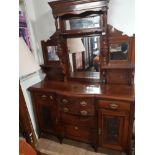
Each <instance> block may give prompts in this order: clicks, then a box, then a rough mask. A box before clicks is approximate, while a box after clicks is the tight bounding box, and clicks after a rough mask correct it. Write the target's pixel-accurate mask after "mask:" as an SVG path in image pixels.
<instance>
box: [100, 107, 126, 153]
mask: <svg viewBox="0 0 155 155" xmlns="http://www.w3.org/2000/svg"><path fill="white" fill-rule="evenodd" d="M128 126H129V125H128V113H127V112H124V111H110V110H99V145H100V146H102V147H109V148H113V149H117V150H124V149H125V147H126V144H127V135H128Z"/></svg>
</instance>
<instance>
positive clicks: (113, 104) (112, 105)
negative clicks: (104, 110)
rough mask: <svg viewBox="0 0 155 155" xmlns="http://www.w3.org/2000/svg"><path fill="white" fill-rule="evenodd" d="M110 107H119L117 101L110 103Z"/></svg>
mask: <svg viewBox="0 0 155 155" xmlns="http://www.w3.org/2000/svg"><path fill="white" fill-rule="evenodd" d="M109 107H110V108H111V109H114V110H115V109H117V108H118V104H116V103H111V104H109Z"/></svg>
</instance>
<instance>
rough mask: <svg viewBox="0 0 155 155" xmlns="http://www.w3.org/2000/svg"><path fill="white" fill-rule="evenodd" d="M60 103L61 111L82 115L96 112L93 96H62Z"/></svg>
mask: <svg viewBox="0 0 155 155" xmlns="http://www.w3.org/2000/svg"><path fill="white" fill-rule="evenodd" d="M59 103H60V105H61V106H60V109H61V111H62V112H65V113H71V114H77V115H81V116H87V115H88V116H89V115H94V114H95V110H94V104H93V100H92V98H88V97H86V98H85V97H68V96H60V98H59Z"/></svg>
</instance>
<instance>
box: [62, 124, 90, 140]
mask: <svg viewBox="0 0 155 155" xmlns="http://www.w3.org/2000/svg"><path fill="white" fill-rule="evenodd" d="M64 132H65V137H68V138H72V139H76V140H82V141H85V142H89V141H90V140H91V136H92V130H91V129H89V128H87V127H81V126H78V125H65V126H64Z"/></svg>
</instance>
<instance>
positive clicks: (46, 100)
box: [35, 92, 55, 104]
mask: <svg viewBox="0 0 155 155" xmlns="http://www.w3.org/2000/svg"><path fill="white" fill-rule="evenodd" d="M35 98H36V100H37V102H39V103H41V104H51V103H54V99H55V94H54V93H46V92H37V93H35Z"/></svg>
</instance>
